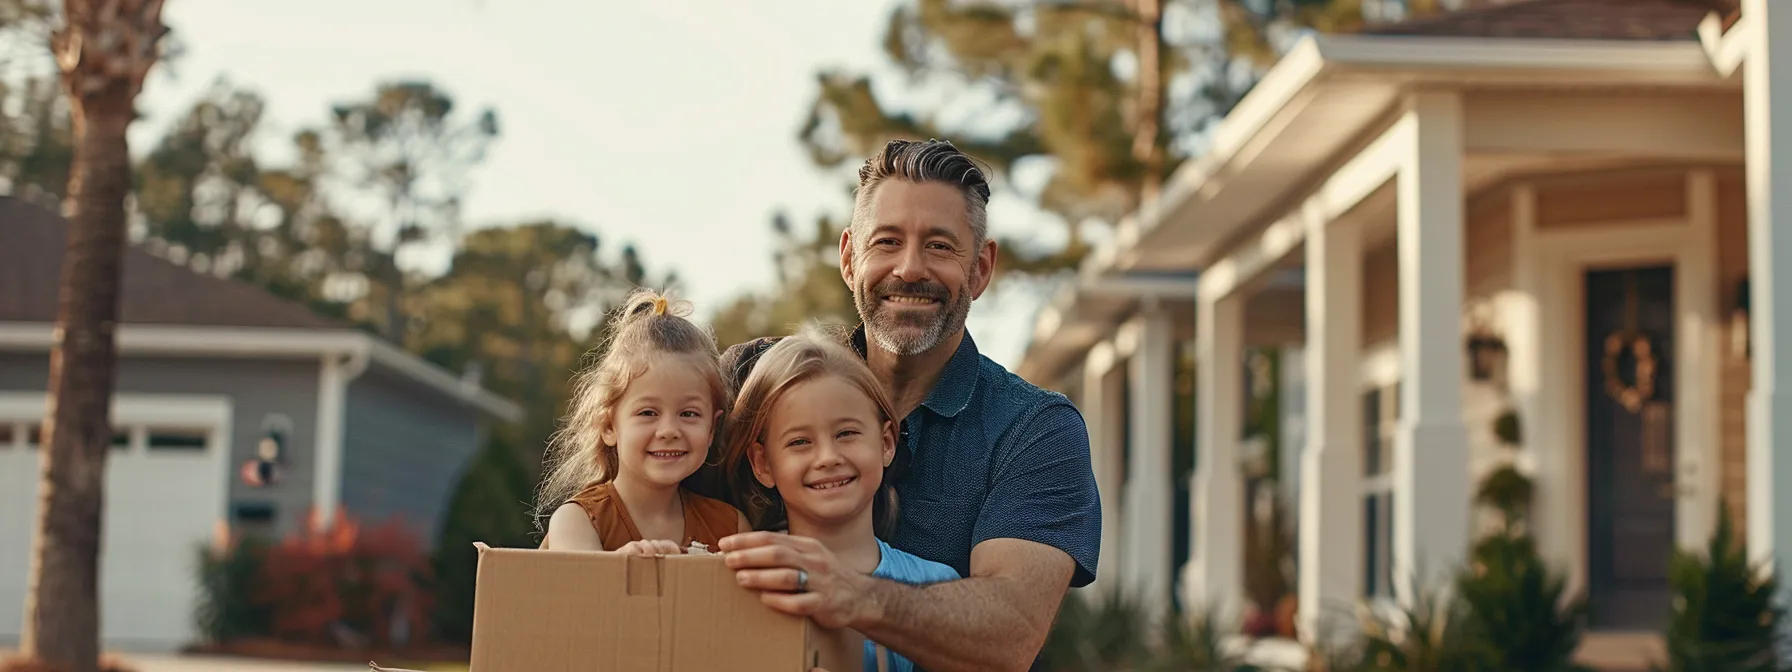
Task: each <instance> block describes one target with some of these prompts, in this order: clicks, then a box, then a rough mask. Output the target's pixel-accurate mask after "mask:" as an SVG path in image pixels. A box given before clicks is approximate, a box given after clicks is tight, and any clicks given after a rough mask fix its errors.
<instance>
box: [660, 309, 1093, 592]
mask: <svg viewBox="0 0 1792 672" xmlns="http://www.w3.org/2000/svg"><path fill="white" fill-rule="evenodd" d="M778 340H779V339H778V338H777V337H772V338H759V339H754V340H752V341H748V342H746V343H740V344H737V345H734V346H731V347H729V348H728V350H727V352H724V353H723V354H722V362H723V365H724V368H726V369H727V370H728V372H729V373H730V374H731V375H732V377H733V380H734V384H735V386H737V387H738V386H739V385H741V384H742V383H743V382H744V381H745V380H746V378H747V376H748V374H749V373H751V372H752V369H753V365H754V364H756V363H757V362H758V359H759V355H760V354H762V353H764V352H765V351H766V349H768V348H770V347H771V345H772V344H773V343H776V342H777V341H778ZM851 345H852V347H853V349H854V350H856V351H857V352H858V353H859V356H861V357H863V356H864V355H865V332H864V328H863V327H860V328H859V329H856V330H854V331H853V333H852V338H851ZM736 477H737V478H738V480H739V482H742V483H748V482H751V479H752V476H751V473H750V472H747V471H745V470H744V467H743V471H742V472H741V473H740V474H737V475H736ZM885 479H886V480H887V481H888V482H891V483H894V484H895V486H896V495H897V499H898V516H897V521H896V530H895V533H894V534H893V535H891V538H890V539H888V540H887V541H888V542H889V543H890V545H892V546H895V547H896V548H899V549H901V550H903V551H907V552H909V553H911V554H914V555H916V556H919V557H921V558H924V559H927V560H932V561H934V562H938V563H941V564H944V565H948V566H950V567H951V568H952V569H954V570H957V571H958V574H959V575H960V576H970V573H971V549H972V548H974V547H976V545H977V544H979V543H982V542H984V541H987V540H990V539H1024V540H1027V541H1033V542H1038V543H1041V544H1045V545H1047V546H1052V547H1054V548H1057V549H1059V550H1062V551H1064V552H1065V553H1066V554H1068V555H1069V556H1070V557H1071V559H1073V560H1075V561H1076V573H1075V574H1074V575H1073V576H1072V577H1071V580H1070V585H1071V586H1073V587H1079V588H1080V587H1082V586H1086V585H1088V584H1089V582H1090V581H1093V580H1094V579H1095V564H1096V560H1097V559H1098V558H1097V556H1099V555H1100V552H1101V497H1100V496H1099V495H1098V494H1097V493H1096V491H1095V474H1094V471H1093V470H1092V468H1091V466H1090V462H1089V432H1088V429H1087V426H1086V425H1085V424H1084V423H1083V416H1082V414H1081V413H1080V412H1078V411H1077V409H1076V406H1074V405H1072V404H1071V403H1070V400H1069V399H1067V398H1065V397H1064V395H1061V394H1058V393H1056V392H1050V391H1047V390H1043V389H1040V388H1038V387H1036V386H1034V385H1033V384H1031V383H1028V382H1027V381H1025V380H1023V379H1021V377H1020V376H1016V375H1014V374H1012V373H1009V372H1008V370H1007V369H1004V368H1002V366H1001V365H1000V364H997V363H995V362H994V361H991V360H990V359H989V358H987V357H984V356H983V355H982V354H980V353H978V352H977V344H976V342H975V341H974V340H972V339H971V335H970V334H969V333H966V334H965V336H964V340H963V341H962V342H961V343H960V345H959V346H958V351H957V352H955V353H953V355H952V358H951V359H950V360H949V361H947V362H946V368H945V370H944V371H943V372H942V373H941V374H940V378H939V380H938V381H937V382H935V383H934V387H933V390H932V391H931V392H929V393H928V395H927V398H926V399H924V400H922V402H921V406H920V407H918V408H916V409H915V410H914V411H913V412H911V413H909V415H908V417H907V418H905V419H903V421H902V423H901V436H900V439H899V440H898V443H897V451H896V459H895V461H894V462H893V463H892V464H891V466H890V469H889V470H888V471H887V472H886V473H885ZM685 485H686V487H688V488H691V489H692V490H694V491H696V492H697V493H698V494H702V495H705V496H708V497H713V498H716V499H720V500H722V501H726V502H730V503H732V504H734V505H735V507H736V508H740V509H741V510H743V511H744V510H747V502H746V501H745V498H746V493H741V492H735V491H734V489H733V488H732V487H731V486H730V482H729V476H728V475H727V474H725V473H723V472H722V470H721V469H720V468H719V467H716V466H713V465H705V467H704V468H702V469H699V470H698V472H697V474H695V475H693V476H692V478H690V479H687V481H686V483H685ZM759 522H760V524H761V525H762V528H763V529H775V528H777V527H778V526H780V525H781V524H782V522H783V521H782V520H781V519H777V520H768V521H759Z"/></svg>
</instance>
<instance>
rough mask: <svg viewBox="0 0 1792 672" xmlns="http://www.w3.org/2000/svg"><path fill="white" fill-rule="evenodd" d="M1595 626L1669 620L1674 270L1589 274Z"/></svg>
mask: <svg viewBox="0 0 1792 672" xmlns="http://www.w3.org/2000/svg"><path fill="white" fill-rule="evenodd" d="M1586 306H1587V322H1586V324H1587V342H1586V354H1587V424H1586V426H1587V504H1588V506H1587V515H1588V521H1587V523H1588V525H1587V531H1588V543H1587V546H1588V549H1587V550H1588V555H1589V557H1588V568H1587V569H1588V572H1587V575H1588V576H1587V578H1588V595H1587V597H1588V599H1589V601H1590V603H1591V604H1590V605H1589V606H1590V607H1591V610H1592V613H1591V617H1592V623H1591V625H1592V626H1593V627H1594V628H1598V629H1606V630H1641V629H1648V630H1657V631H1658V630H1659V629H1660V628H1662V627H1664V626H1665V625H1666V624H1667V620H1668V615H1669V608H1670V600H1671V598H1670V595H1669V592H1668V559H1669V557H1670V556H1671V555H1672V553H1673V549H1674V500H1675V497H1674V472H1675V466H1674V465H1675V461H1674V432H1673V423H1672V419H1673V415H1674V413H1673V409H1674V361H1673V354H1674V271H1673V268H1672V267H1660V268H1640V269H1627V270H1617V271H1593V272H1589V273H1587V303H1586Z"/></svg>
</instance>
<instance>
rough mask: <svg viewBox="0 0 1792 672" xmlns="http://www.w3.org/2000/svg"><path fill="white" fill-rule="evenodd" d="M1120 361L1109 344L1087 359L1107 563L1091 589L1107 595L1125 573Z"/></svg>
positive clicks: (1088, 413) (1087, 398)
mask: <svg viewBox="0 0 1792 672" xmlns="http://www.w3.org/2000/svg"><path fill="white" fill-rule="evenodd" d="M1114 360H1115V357H1114V345H1113V344H1112V343H1110V342H1107V341H1103V342H1101V343H1100V344H1098V345H1096V346H1095V347H1094V348H1093V349H1091V350H1090V351H1089V356H1088V358H1086V359H1084V360H1083V399H1082V403H1083V405H1082V411H1083V421H1084V424H1086V425H1088V427H1089V461H1090V463H1091V464H1092V466H1093V467H1094V471H1095V488H1096V491H1097V492H1099V493H1100V494H1101V560H1100V567H1099V568H1098V569H1097V571H1096V573H1095V581H1094V582H1092V583H1090V584H1089V588H1090V589H1091V591H1092V592H1095V593H1096V594H1097V595H1099V596H1102V597H1106V596H1107V593H1108V591H1110V590H1113V589H1114V588H1115V587H1116V586H1120V585H1123V584H1124V582H1122V581H1120V580H1118V579H1116V578H1114V577H1117V576H1121V575H1122V574H1123V572H1124V570H1123V569H1122V564H1123V563H1122V559H1123V557H1124V556H1122V555H1121V553H1120V530H1121V529H1122V527H1123V526H1124V525H1123V520H1122V515H1123V514H1122V513H1121V512H1122V509H1121V508H1120V493H1121V489H1122V488H1123V487H1125V484H1124V482H1123V481H1122V480H1121V475H1122V474H1123V473H1125V472H1124V471H1123V470H1122V469H1121V464H1120V453H1121V451H1120V441H1119V437H1120V428H1121V423H1122V422H1125V418H1124V417H1122V413H1123V411H1122V409H1121V407H1120V402H1121V394H1120V377H1119V376H1116V375H1113V369H1114Z"/></svg>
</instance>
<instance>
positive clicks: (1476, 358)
mask: <svg viewBox="0 0 1792 672" xmlns="http://www.w3.org/2000/svg"><path fill="white" fill-rule="evenodd" d="M1505 356H1506V341H1505V339H1502V338H1500V337H1499V336H1495V335H1493V334H1491V333H1487V332H1478V333H1475V334H1472V335H1470V336H1469V337H1468V375H1469V378H1470V379H1471V380H1474V381H1476V382H1485V381H1488V380H1491V379H1492V378H1493V372H1494V371H1495V370H1496V369H1498V368H1499V365H1500V362H1501V361H1502V360H1504V359H1505Z"/></svg>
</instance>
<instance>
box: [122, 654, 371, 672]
mask: <svg viewBox="0 0 1792 672" xmlns="http://www.w3.org/2000/svg"><path fill="white" fill-rule="evenodd" d="M120 657H121V658H124V659H125V661H126V662H128V663H130V664H131V666H132V667H134V668H136V670H137V672H348V671H349V670H355V671H357V672H366V670H367V666H366V665H365V664H362V665H341V664H334V663H289V662H283V661H273V660H257V659H253V658H227V657H223V656H183V655H168V654H155V655H152V654H131V653H127V654H122V655H121V656H120Z"/></svg>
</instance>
